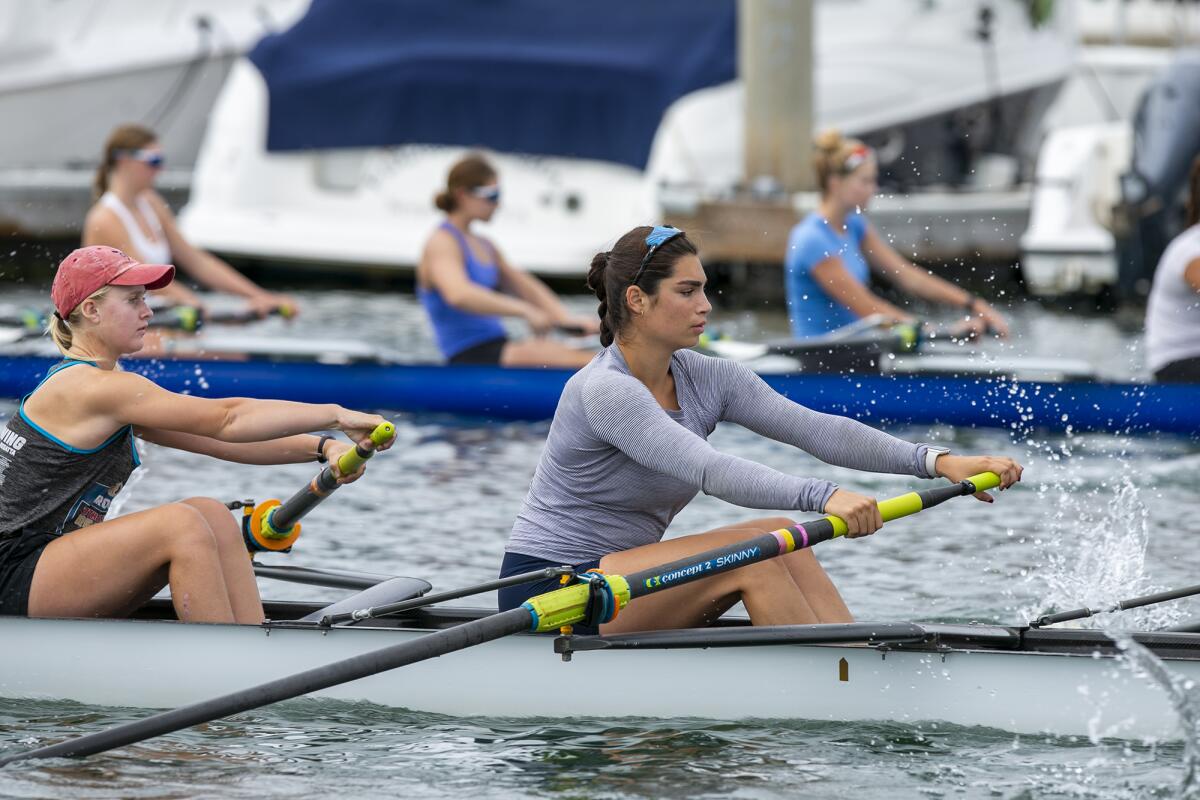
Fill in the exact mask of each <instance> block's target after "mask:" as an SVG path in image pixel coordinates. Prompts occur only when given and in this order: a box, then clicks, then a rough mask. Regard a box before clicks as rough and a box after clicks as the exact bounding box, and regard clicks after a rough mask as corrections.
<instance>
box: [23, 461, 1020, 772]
mask: <svg viewBox="0 0 1200 800" xmlns="http://www.w3.org/2000/svg"><path fill="white" fill-rule="evenodd" d="M999 485H1000V477H999V476H998V475H996V474H995V473H991V472H988V473H983V474H981V475H975V476H972V477H971V478H970V479H968V480H964V481H961V482H959V483H956V484H952V485H949V486H941V487H937V488H934V489H926V490H925V491H922V492H909V493H908V494H903V495H900V496H899V497H893V498H891V499H890V500H883V501H881V502H880V503H879V510H880V512H881V513H882V515H883V519H884V521H885V522H886V521H889V520H894V519H899V518H900V517H906V516H909V515H910V514H916V513H917V512H919V511H922V510H924V509H926V508H930V507H932V506H935V505H938V504H939V503H943V502H945V501H947V500H949V499H950V498H952V497H962V496H964V495H969V494H975V493H976V492H980V491H984V490H987V489H994V488H995V487H997V486H999ZM846 531H847V527H846V523H845V522H844V521H842V520H841V519H839V518H838V517H832V516H825V517H821V518H819V519H815V520H812V521H810V522H805V523H802V524H798V525H793V526H791V527H788V528H783V529H781V530H778V531H774V532H772V533H767V534H763V535H762V536H759V537H757V538H754V539H751V540H749V541H746V542H742V543H740V544H735V545H730V546H728V547H722V548H719V549H716V550H709V551H707V552H705V553H700V554H698V555H695V556H692V557H690V558H686V559H682V560H680V561H676V562H674V563H671V564H666V565H663V566H661V567H656V568H653V569H649V570H643V571H641V572H637V573H633V574H631V575H628V576H621V575H607V576H604V575H599V574H597V573H585V575H590V576H593V577H592V579H590V580H585V582H584V583H581V584H575V585H573V586H567V587H565V588H563V589H557V590H555V591H553V592H547V593H546V594H543V595H539V596H537V597H534V598H532V599H530V600H529V601H528V602H526V603H525V604H524V605H522V606H520V607H518V608H514V609H512V610H510V611H502V612H500V613H499V614H494V615H492V616H490V617H485V618H483V619H479V620H475V621H473V622H467V623H464V624H462V625H456V626H455V627H453V628H447V629H445V630H440V631H436V632H434V633H431V634H428V635H427V636H424V637H422V638H420V639H418V640H416V641H409V642H404V643H402V644H395V645H390V646H388V647H384V648H380V649H379V650H376V651H374V652H370V653H364V654H362V655H359V656H354V657H352V658H347V659H344V660H342V661H336V662H334V663H332V664H326V665H325V666H321V667H315V668H313V669H310V670H306V671H304V672H300V673H297V674H295V675H290V676H288V677H285V678H279V679H277V680H274V681H270V682H268V683H263V684H259V685H258V686H254V687H251V688H249V689H243V690H242V691H239V692H233V693H232V694H227V695H224V696H222V697H217V698H214V699H212V700H205V701H203V702H200V703H193V704H192V705H189V706H183V707H181V708H177V709H174V710H173V711H167V712H164V713H161V714H156V715H154V716H151V717H147V718H146V719H142V720H138V721H137V722H131V723H128V724H126V725H120V726H118V727H116V728H112V729H110V730H107V731H100V732H99V733H92V734H88V735H87V736H81V737H79V738H77V739H72V740H70V741H66V742H60V743H58V744H53V745H49V746H47V747H41V748H38V749H36V750H30V751H28V752H25V753H15V754H13V755H9V756H5V757H3V758H0V766H3V765H5V764H10V763H12V762H14V761H21V760H24V759H27V758H53V757H62V756H88V755H94V754H96V753H102V752H104V751H106V750H111V749H113V748H115V747H121V746H123V745H127V744H134V743H136V742H141V741H144V740H146V739H150V738H152V737H154V736H161V735H162V734H165V733H172V732H174V731H177V730H181V729H183V728H188V727H191V726H193V725H200V724H202V723H206V722H211V721H213V720H215V719H220V718H221V717H227V716H230V715H232V714H240V713H242V712H245V711H250V710H251V709H255V708H260V707H262V706H265V705H269V704H270V703H277V702H279V701H281V700H289V699H291V698H293V697H299V696H301V695H304V694H308V693H310V692H315V691H319V690H321V689H327V688H329V687H330V686H337V685H338V684H342V683H348V682H350V681H354V680H358V679H360V678H365V677H368V676H370V675H375V674H377V673H380V672H386V671H388V670H391V669H395V668H397V667H402V666H405V665H407V664H413V663H416V662H418V661H424V660H426V659H430V658H436V657H437V656H442V655H446V654H447V653H453V652H455V651H456V650H463V649H465V648H467V647H471V646H472V645H477V644H483V643H484V642H490V641H493V640H495V639H500V638H502V637H504V636H509V635H511V634H514V633H521V632H523V631H536V632H553V631H557V630H558V629H559V628H560V627H562V626H564V625H575V624H578V623H581V622H585V621H588V622H591V623H593V624H595V623H603V622H607V621H609V620H611V619H612V618H613V617H615V616H616V614H617V612H618V611H620V609H621V608H623V607H624V606H625V605H627V604H628V603H630V602H632V601H633V600H635V599H636V598H638V597H641V596H643V595H647V594H652V593H654V592H658V591H662V590H663V589H669V588H672V587H675V586H680V585H682V584H685V583H688V582H690V581H694V580H699V579H701V578H706V577H709V576H710V575H714V574H717V573H719V572H725V571H727V570H731V569H736V568H738V567H742V566H746V565H747V564H753V563H756V562H758V561H765V560H766V559H768V558H774V557H776V556H779V555H783V554H785V553H790V552H793V551H795V550H800V549H803V548H805V547H812V546H813V545H814V544H817V543H818V542H823V541H826V540H828V539H833V538H835V537H838V536H843V535H845V533H846Z"/></svg>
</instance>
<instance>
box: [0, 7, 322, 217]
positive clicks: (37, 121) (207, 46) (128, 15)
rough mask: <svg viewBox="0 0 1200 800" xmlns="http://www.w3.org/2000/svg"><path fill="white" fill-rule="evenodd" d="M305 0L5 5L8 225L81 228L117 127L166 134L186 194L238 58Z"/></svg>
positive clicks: (1, 189) (170, 180)
mask: <svg viewBox="0 0 1200 800" xmlns="http://www.w3.org/2000/svg"><path fill="white" fill-rule="evenodd" d="M306 7H307V0H253V2H251V1H249V0H171V2H146V0H54V1H53V2H49V1H48V0H42V1H39V2H27V0H0V120H3V121H4V124H3V125H0V229H9V230H17V231H21V232H23V233H27V234H34V235H64V234H71V233H75V232H77V231H78V230H79V228H80V225H81V223H82V221H83V213H84V211H85V210H86V208H87V205H88V204H89V203H90V188H91V181H92V175H93V172H94V171H95V169H96V165H97V162H98V161H99V158H100V151H101V149H102V146H103V144H104V140H105V138H106V137H107V136H108V134H109V132H110V131H111V130H112V129H113V128H114V127H116V126H117V125H119V124H122V123H126V122H137V123H141V124H144V125H147V126H149V127H151V128H153V129H154V130H156V131H157V132H158V133H159V135H160V136H162V144H163V147H164V149H165V151H166V157H167V166H168V172H167V173H166V174H165V175H164V181H163V183H164V185H165V187H166V188H168V189H170V188H186V186H187V184H188V181H189V180H190V176H191V171H192V168H193V166H194V164H195V159H196V153H197V151H198V150H199V148H200V140H201V137H202V135H203V131H204V122H205V119H206V118H207V116H208V113H209V111H210V110H211V108H212V104H213V102H214V101H215V100H216V97H217V93H218V92H219V91H220V89H221V86H222V85H223V84H224V82H225V78H226V76H227V74H228V72H229V68H230V66H231V65H232V63H233V61H234V59H236V58H237V57H238V56H239V55H241V54H242V53H243V52H245V50H246V48H247V47H249V46H250V45H253V44H254V43H255V42H257V41H258V40H259V39H260V38H261V37H262V36H263V34H264V33H266V32H268V31H270V30H274V29H277V28H281V27H286V26H288V25H290V24H291V23H292V22H294V21H295V19H296V18H297V17H298V16H299V15H300V14H302V13H303V11H304V9H305V8H306Z"/></svg>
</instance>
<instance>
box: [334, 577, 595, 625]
mask: <svg viewBox="0 0 1200 800" xmlns="http://www.w3.org/2000/svg"><path fill="white" fill-rule="evenodd" d="M574 574H575V568H574V567H568V566H562V567H546V568H545V569H539V570H534V571H533V572H523V573H521V574H520V575H510V576H508V577H507V578H497V579H496V580H494V581H487V582H486V583H477V584H475V585H474V586H467V587H464V588H462V589H453V590H451V591H449V592H438V593H436V594H427V595H425V596H424V597H414V598H413V599H412V600H401V601H399V602H397V603H388V604H387V605H383V606H375V607H374V608H363V609H359V610H357V611H346V612H343V613H341V614H328V615H326V616H324V617H321V624H322V625H325V626H329V625H337V624H339V623H342V622H350V621H351V620H356V621H357V620H364V619H375V618H376V617H385V616H387V615H388V614H399V613H401V612H403V611H411V610H412V609H414V608H423V607H425V606H431V605H433V604H435V603H444V602H446V601H447V600H458V599H459V598H461V597H470V596H471V595H473V594H482V593H483V592H491V591H495V590H496V589H503V588H505V587H507V586H516V585H518V584H521V583H531V582H533V581H539V580H545V579H546V578H555V577H559V576H562V575H574Z"/></svg>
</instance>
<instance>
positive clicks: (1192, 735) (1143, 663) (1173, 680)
mask: <svg viewBox="0 0 1200 800" xmlns="http://www.w3.org/2000/svg"><path fill="white" fill-rule="evenodd" d="M1113 619H1115V618H1113ZM1101 627H1103V628H1104V629H1105V632H1106V633H1108V635H1109V636H1111V637H1112V639H1113V641H1114V642H1116V644H1117V647H1118V648H1120V650H1121V654H1122V659H1121V660H1122V662H1123V663H1124V664H1125V665H1126V666H1128V667H1129V669H1131V670H1132V671H1133V673H1134V675H1135V676H1137V677H1140V678H1144V679H1146V680H1149V681H1152V682H1153V683H1155V684H1157V685H1158V686H1159V687H1161V688H1162V690H1163V691H1164V692H1165V693H1166V695H1167V699H1168V700H1169V701H1170V703H1171V707H1172V708H1173V709H1174V710H1175V713H1176V714H1177V715H1178V717H1179V724H1180V728H1181V730H1182V735H1183V764H1182V766H1183V775H1182V776H1181V778H1180V781H1179V793H1178V794H1177V795H1176V797H1177V798H1179V800H1197V799H1198V798H1200V691H1198V690H1197V687H1196V683H1195V681H1193V680H1191V679H1190V678H1185V677H1183V676H1182V675H1179V674H1177V673H1175V672H1172V671H1171V669H1170V668H1169V667H1168V666H1167V665H1166V664H1165V663H1163V660H1162V659H1161V658H1159V657H1158V656H1156V655H1154V653H1152V652H1150V650H1149V649H1148V648H1146V647H1144V646H1143V645H1141V644H1138V643H1137V642H1136V641H1134V639H1133V636H1132V634H1130V633H1129V632H1128V631H1125V630H1121V629H1118V628H1117V626H1116V625H1114V624H1112V619H1110V620H1108V621H1105V623H1104V624H1102V626H1101ZM1110 628H1111V629H1110Z"/></svg>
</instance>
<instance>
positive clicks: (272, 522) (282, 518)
mask: <svg viewBox="0 0 1200 800" xmlns="http://www.w3.org/2000/svg"><path fill="white" fill-rule="evenodd" d="M395 435H396V426H395V425H393V424H392V423H390V422H382V423H380V424H379V426H378V427H377V428H375V430H373V431H371V437H370V446H365V445H363V444H356V445H354V447H353V448H352V449H350V450H347V451H346V452H344V453H342V455H341V457H340V458H339V459H338V460H337V467H338V470H339V471H340V472H341V474H342V475H350V474H351V473H353V472H356V471H357V470H358V468H359V467H361V466H362V465H363V463H365V462H366V460H367V459H368V458H370V457H371V456H372V455H374V454H375V448H376V447H379V446H381V445H383V444H384V443H385V442H389V441H391V439H392V437H393V436H395ZM339 486H341V484H340V483H338V481H337V475H336V474H334V471H333V465H332V464H330V465H329V466H328V467H325V469H323V470H321V471H320V472H319V473H318V474H317V477H315V478H313V479H312V480H311V481H310V482H309V484H308V485H307V486H305V487H304V488H303V489H301V490H300V491H298V492H296V493H295V494H294V495H292V496H291V497H290V498H288V499H287V500H286V501H285V502H283V503H280V502H279V501H278V500H265V501H263V502H261V503H259V504H258V505H256V506H254V507H253V508H251V509H250V510H249V512H248V514H247V517H246V518H245V519H244V522H243V524H242V533H243V534H244V536H245V538H246V546H247V547H249V548H250V549H251V550H257V551H286V550H290V549H291V547H292V545H293V544H294V543H295V541H296V539H298V538H299V537H300V519H301V518H302V517H303V516H304V515H305V514H307V513H308V512H310V511H312V510H313V509H314V508H316V507H317V505H318V504H320V503H321V502H322V501H323V500H324V499H325V498H326V497H329V495H330V494H332V493H333V492H334V491H336V490H337V488H338V487H339Z"/></svg>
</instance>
